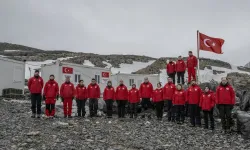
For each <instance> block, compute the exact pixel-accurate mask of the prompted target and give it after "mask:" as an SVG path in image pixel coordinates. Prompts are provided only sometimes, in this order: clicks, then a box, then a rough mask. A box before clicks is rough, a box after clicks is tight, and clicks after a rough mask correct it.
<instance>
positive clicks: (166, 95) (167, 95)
mask: <svg viewBox="0 0 250 150" xmlns="http://www.w3.org/2000/svg"><path fill="white" fill-rule="evenodd" d="M175 89H176V87H175V85H174V84H173V83H167V84H166V85H165V86H164V87H163V99H164V100H172V99H173V94H174V92H175Z"/></svg>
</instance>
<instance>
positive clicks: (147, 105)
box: [141, 98, 153, 111]
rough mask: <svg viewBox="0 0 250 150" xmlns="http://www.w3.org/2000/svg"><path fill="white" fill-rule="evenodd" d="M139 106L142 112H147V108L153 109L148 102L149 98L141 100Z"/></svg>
mask: <svg viewBox="0 0 250 150" xmlns="http://www.w3.org/2000/svg"><path fill="white" fill-rule="evenodd" d="M141 106H142V108H143V110H144V111H146V110H148V108H152V107H153V105H152V103H151V101H150V98H142V101H141Z"/></svg>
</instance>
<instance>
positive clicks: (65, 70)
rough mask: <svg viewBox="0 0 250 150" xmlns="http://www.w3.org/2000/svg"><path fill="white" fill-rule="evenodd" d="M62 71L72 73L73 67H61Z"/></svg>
mask: <svg viewBox="0 0 250 150" xmlns="http://www.w3.org/2000/svg"><path fill="white" fill-rule="evenodd" d="M62 72H63V73H65V74H73V68H70V67H62Z"/></svg>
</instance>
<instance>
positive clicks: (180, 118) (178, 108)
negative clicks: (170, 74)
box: [173, 84, 186, 124]
mask: <svg viewBox="0 0 250 150" xmlns="http://www.w3.org/2000/svg"><path fill="white" fill-rule="evenodd" d="M185 102H186V93H185V91H184V90H183V88H182V85H181V84H178V85H177V89H176V90H175V92H174V94H173V109H174V113H175V114H174V117H175V118H174V120H176V121H177V124H182V123H184V120H185V114H184V109H185Z"/></svg>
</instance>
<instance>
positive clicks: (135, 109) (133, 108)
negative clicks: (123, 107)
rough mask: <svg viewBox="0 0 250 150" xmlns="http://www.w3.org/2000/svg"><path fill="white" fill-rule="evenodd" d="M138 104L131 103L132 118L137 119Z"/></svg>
mask: <svg viewBox="0 0 250 150" xmlns="http://www.w3.org/2000/svg"><path fill="white" fill-rule="evenodd" d="M137 107H138V103H130V117H131V118H132V117H137Z"/></svg>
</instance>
